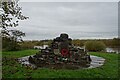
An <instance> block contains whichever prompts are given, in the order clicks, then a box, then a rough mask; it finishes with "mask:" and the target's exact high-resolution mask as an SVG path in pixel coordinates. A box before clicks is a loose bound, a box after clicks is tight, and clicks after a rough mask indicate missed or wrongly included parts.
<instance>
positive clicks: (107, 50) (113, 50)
mask: <svg viewBox="0 0 120 80" xmlns="http://www.w3.org/2000/svg"><path fill="white" fill-rule="evenodd" d="M106 52H109V53H116V54H118V53H120V47H119V48H110V47H108V48H106Z"/></svg>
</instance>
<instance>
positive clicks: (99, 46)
mask: <svg viewBox="0 0 120 80" xmlns="http://www.w3.org/2000/svg"><path fill="white" fill-rule="evenodd" d="M85 48H86V50H88V51H95V52H96V51H104V50H105V48H106V46H105V44H104V43H103V42H101V41H87V42H86V43H85Z"/></svg>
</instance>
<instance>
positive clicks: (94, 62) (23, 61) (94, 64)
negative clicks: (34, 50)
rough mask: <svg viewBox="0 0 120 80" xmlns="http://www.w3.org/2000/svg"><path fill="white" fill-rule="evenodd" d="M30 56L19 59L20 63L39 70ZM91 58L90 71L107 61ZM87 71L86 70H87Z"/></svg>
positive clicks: (92, 56) (100, 58)
mask: <svg viewBox="0 0 120 80" xmlns="http://www.w3.org/2000/svg"><path fill="white" fill-rule="evenodd" d="M30 56H31V57H33V55H30ZM30 56H25V57H21V58H18V62H19V63H21V64H22V65H25V66H27V67H31V68H33V69H34V68H37V66H35V65H34V64H31V63H30V62H29V61H28V59H29V57H30ZM90 58H91V60H92V61H91V63H90V66H89V67H87V69H90V68H97V67H100V66H102V65H103V64H104V62H105V59H104V58H102V57H98V56H94V55H90ZM85 69H86V68H85Z"/></svg>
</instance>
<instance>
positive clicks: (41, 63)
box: [18, 33, 105, 69]
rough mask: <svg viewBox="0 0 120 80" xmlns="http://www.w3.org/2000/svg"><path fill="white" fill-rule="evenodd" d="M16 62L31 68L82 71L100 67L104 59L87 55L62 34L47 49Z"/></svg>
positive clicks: (66, 35)
mask: <svg viewBox="0 0 120 80" xmlns="http://www.w3.org/2000/svg"><path fill="white" fill-rule="evenodd" d="M18 61H19V62H20V63H21V64H23V65H25V66H29V67H32V68H51V69H83V68H95V67H100V66H101V65H103V64H104V61H105V59H104V58H101V57H97V56H92V55H89V54H88V52H87V51H86V50H85V49H84V48H81V47H78V46H74V45H73V44H72V39H71V38H69V36H68V34H65V33H63V34H60V37H56V38H55V39H53V41H52V43H51V45H50V46H49V47H46V48H45V49H41V50H40V51H39V52H38V53H36V54H35V55H30V56H26V57H22V58H19V59H18Z"/></svg>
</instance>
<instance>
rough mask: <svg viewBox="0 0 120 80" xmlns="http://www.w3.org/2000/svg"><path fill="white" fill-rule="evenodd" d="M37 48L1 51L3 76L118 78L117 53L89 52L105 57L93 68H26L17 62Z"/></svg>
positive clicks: (33, 52) (34, 51)
mask: <svg viewBox="0 0 120 80" xmlns="http://www.w3.org/2000/svg"><path fill="white" fill-rule="evenodd" d="M36 52H38V51H37V50H23V51H11V52H3V53H2V57H3V64H2V65H3V66H2V72H3V75H2V76H3V78H118V54H108V53H101V52H90V54H92V55H96V56H100V57H103V58H105V59H106V61H105V64H104V65H103V66H101V67H99V68H94V69H82V70H81V69H79V70H65V69H61V70H54V69H40V68H38V69H36V70H33V69H31V68H27V67H25V66H22V65H21V64H19V63H17V61H16V60H15V59H16V58H19V57H23V56H27V55H32V54H35V53H36Z"/></svg>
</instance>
